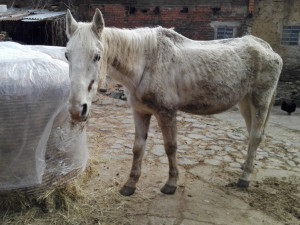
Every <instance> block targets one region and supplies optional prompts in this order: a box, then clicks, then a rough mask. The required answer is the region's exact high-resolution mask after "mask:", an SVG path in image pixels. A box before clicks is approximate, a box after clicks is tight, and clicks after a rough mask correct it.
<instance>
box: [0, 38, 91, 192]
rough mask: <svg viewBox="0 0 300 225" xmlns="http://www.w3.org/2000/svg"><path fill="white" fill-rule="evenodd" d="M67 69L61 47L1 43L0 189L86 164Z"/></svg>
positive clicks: (48, 177)
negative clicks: (70, 104) (71, 109)
mask: <svg viewBox="0 0 300 225" xmlns="http://www.w3.org/2000/svg"><path fill="white" fill-rule="evenodd" d="M68 73H69V69H68V64H67V63H66V62H65V58H64V48H63V47H50V46H24V45H20V44H17V43H14V42H0V190H10V189H16V188H23V187H30V186H33V185H39V184H42V183H44V182H47V183H50V184H52V183H54V181H53V182H51V179H57V177H59V176H65V175H66V174H68V173H70V172H72V171H73V170H80V171H82V170H83V169H84V168H85V165H86V161H87V158H88V151H87V147H86V133H85V127H84V125H83V124H76V125H74V124H72V123H70V119H69V113H68V110H67V102H68V97H69V92H70V80H69V75H68ZM69 178H72V177H70V176H69Z"/></svg>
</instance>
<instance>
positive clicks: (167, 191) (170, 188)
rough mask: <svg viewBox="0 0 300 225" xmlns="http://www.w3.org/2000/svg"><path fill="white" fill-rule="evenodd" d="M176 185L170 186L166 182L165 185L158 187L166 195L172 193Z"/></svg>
mask: <svg viewBox="0 0 300 225" xmlns="http://www.w3.org/2000/svg"><path fill="white" fill-rule="evenodd" d="M176 188H177V187H176V186H170V185H168V184H165V186H163V187H162V189H160V191H161V192H162V193H164V194H166V195H173V194H174V193H175V191H176Z"/></svg>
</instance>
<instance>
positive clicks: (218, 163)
mask: <svg viewBox="0 0 300 225" xmlns="http://www.w3.org/2000/svg"><path fill="white" fill-rule="evenodd" d="M204 163H206V164H209V165H213V166H218V165H220V164H221V161H220V160H217V159H205V160H204Z"/></svg>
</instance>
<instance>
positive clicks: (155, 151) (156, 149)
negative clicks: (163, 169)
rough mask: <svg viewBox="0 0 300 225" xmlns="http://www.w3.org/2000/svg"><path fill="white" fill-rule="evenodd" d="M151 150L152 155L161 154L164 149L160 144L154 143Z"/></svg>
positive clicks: (163, 152)
mask: <svg viewBox="0 0 300 225" xmlns="http://www.w3.org/2000/svg"><path fill="white" fill-rule="evenodd" d="M151 152H152V154H154V155H157V156H163V155H164V154H165V149H164V146H162V145H154V146H153V148H152V151H151Z"/></svg>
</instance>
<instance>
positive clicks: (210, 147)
mask: <svg viewBox="0 0 300 225" xmlns="http://www.w3.org/2000/svg"><path fill="white" fill-rule="evenodd" d="M207 149H208V150H214V151H221V150H223V148H222V147H220V146H217V145H211V146H209V147H208V148H207Z"/></svg>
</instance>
